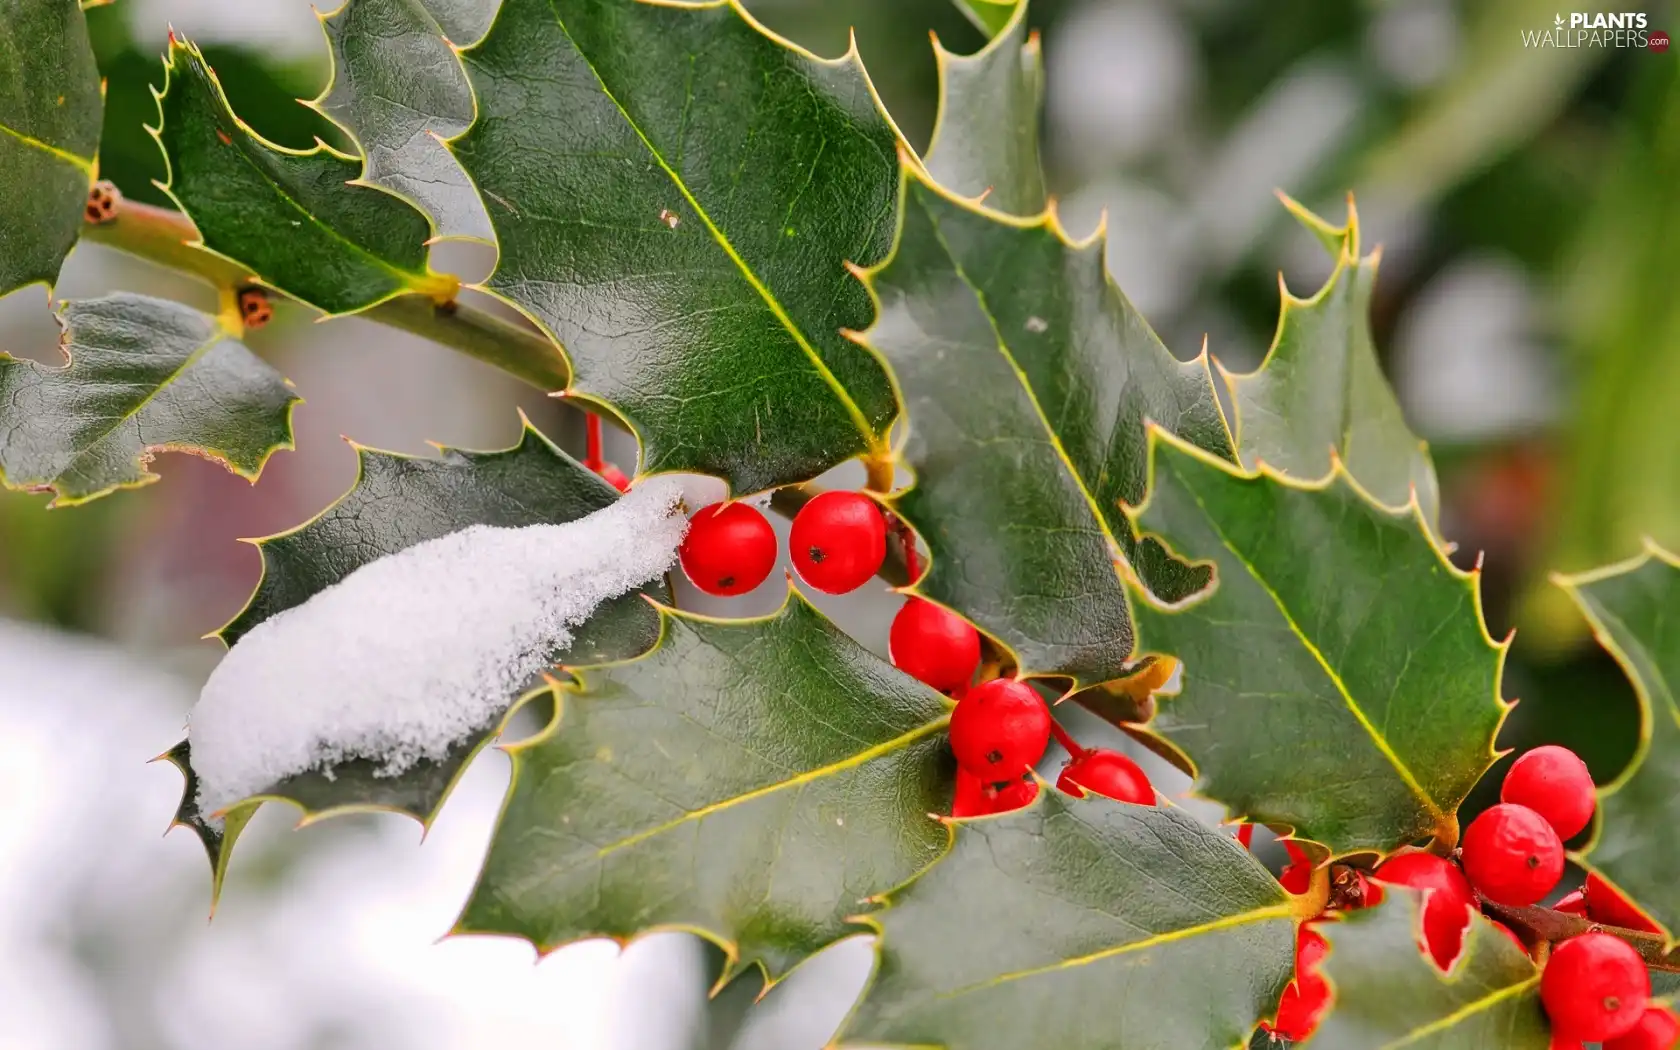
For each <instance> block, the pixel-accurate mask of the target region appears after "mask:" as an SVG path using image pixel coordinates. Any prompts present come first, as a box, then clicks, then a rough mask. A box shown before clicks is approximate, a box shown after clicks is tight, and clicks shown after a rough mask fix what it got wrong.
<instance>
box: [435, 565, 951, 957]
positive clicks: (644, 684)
mask: <svg viewBox="0 0 1680 1050" xmlns="http://www.w3.org/2000/svg"><path fill="white" fill-rule="evenodd" d="M577 673H578V678H579V682H578V684H576V685H572V686H566V687H563V688H562V689H560V690H559V691H558V693H557V696H558V700H557V706H558V714H557V716H556V718H555V720H554V722H553V723H552V724H551V725H550V726H549V728H548V729H547V730H546V731H545V732H543V733H542V734H540V735H539V736H537V737H535V738H533V739H531V740H528V741H523V742H521V743H519V744H517V745H514V746H513V747H512V748H511V753H512V755H513V760H514V773H513V785H512V787H511V788H510V789H509V795H508V800H507V802H506V804H505V806H504V809H503V813H502V820H501V823H500V824H499V825H498V827H497V829H496V835H495V838H494V840H493V841H492V843H491V846H490V855H489V857H488V858H487V860H486V862H485V866H484V870H483V872H482V874H481V875H480V877H479V882H478V885H477V886H476V887H475V889H474V890H473V895H472V899H471V900H470V901H469V902H468V904H467V907H466V911H465V913H464V914H463V915H462V917H461V920H460V922H459V923H458V924H457V930H458V931H462V932H474V933H506V934H517V935H519V936H522V937H525V938H527V939H529V940H530V941H532V942H533V943H534V944H536V945H537V947H538V948H539V950H542V951H547V950H551V949H553V948H556V947H559V946H560V945H562V944H566V943H568V942H570V941H573V940H577V939H579V938H583V937H589V936H599V935H605V936H610V937H616V938H620V939H627V938H629V937H631V936H634V935H635V934H637V933H639V932H641V931H643V930H646V929H649V928H652V927H672V926H676V927H683V928H689V929H694V930H697V931H700V932H703V933H705V934H706V935H707V936H709V937H711V938H713V939H715V940H717V941H718V942H719V943H722V944H726V945H730V946H732V953H733V954H734V955H735V956H736V958H737V961H738V962H739V963H741V964H747V963H753V962H757V963H760V964H762V965H763V966H764V967H765V968H766V970H767V971H768V972H769V973H770V974H771V975H772V976H777V975H780V974H782V973H784V972H786V971H787V970H788V969H789V968H790V967H791V966H792V965H793V964H794V963H796V962H798V961H799V960H800V959H802V958H804V957H805V956H806V955H808V954H810V953H811V952H814V951H816V950H817V949H818V948H820V947H822V946H823V945H825V944H827V943H829V942H830V941H833V940H836V939H837V938H839V937H841V936H843V935H845V934H846V933H847V932H851V931H849V929H848V926H847V924H846V917H847V916H848V915H851V914H853V913H854V912H855V911H856V910H857V908H858V906H859V904H860V902H861V900H862V898H864V897H867V896H869V895H870V894H874V893H880V892H882V891H884V890H887V889H890V888H891V887H893V886H896V885H898V884H899V883H902V882H903V881H904V880H905V879H907V878H909V877H910V876H911V875H913V874H914V873H915V872H916V871H918V870H919V869H921V868H922V867H923V866H925V865H927V864H928V863H930V862H932V861H933V860H934V859H935V858H936V857H937V856H938V855H939V853H940V852H941V851H942V850H943V849H944V848H945V846H946V843H947V840H948V836H947V834H946V831H945V829H944V828H943V827H942V826H941V825H940V824H939V822H938V821H937V820H935V819H933V818H932V817H930V816H929V814H930V813H933V812H936V811H939V810H941V809H947V808H949V802H950V791H951V786H950V785H951V776H950V772H949V761H950V759H949V752H948V750H947V749H946V745H945V737H944V727H945V720H946V702H945V700H944V698H943V697H941V696H939V694H937V693H935V692H933V691H932V690H930V689H928V688H927V687H926V686H923V685H922V684H921V683H919V682H917V681H915V680H914V679H911V678H909V677H908V676H906V675H904V674H902V673H900V672H898V671H895V670H894V669H892V668H891V667H889V666H888V665H887V664H885V663H884V662H882V661H881V660H879V659H878V658H876V657H874V656H872V655H871V654H870V653H868V652H867V651H866V650H864V649H863V648H862V647H860V646H859V645H858V644H857V643H856V642H854V641H852V640H851V639H850V638H848V637H847V636H846V635H845V634H843V633H842V632H841V631H840V629H839V628H837V627H835V626H834V625H833V624H831V623H829V622H828V621H827V620H826V619H824V618H823V616H822V614H820V613H818V612H817V611H816V610H815V609H813V608H811V607H810V606H809V605H807V604H806V603H805V602H804V600H803V599H801V598H800V597H798V595H797V592H795V593H793V594H792V595H790V597H789V599H788V604H787V605H786V606H784V607H783V609H782V610H781V612H779V613H778V614H776V615H775V616H773V617H770V618H769V619H764V620H748V621H714V620H706V619H701V618H698V617H692V616H688V615H684V614H678V613H675V612H668V613H666V614H665V615H664V627H663V635H662V638H661V641H660V644H659V646H658V648H656V649H654V650H653V651H652V652H651V653H649V654H647V655H646V656H643V657H641V658H639V659H636V660H633V661H630V662H628V663H621V664H616V665H607V666H602V667H595V668H586V669H582V670H580V671H578V672H577Z"/></svg>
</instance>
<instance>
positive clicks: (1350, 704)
mask: <svg viewBox="0 0 1680 1050" xmlns="http://www.w3.org/2000/svg"><path fill="white" fill-rule="evenodd" d="M1179 481H1180V483H1181V484H1182V485H1183V486H1184V489H1185V491H1187V492H1189V493H1190V496H1191V498H1192V499H1194V500H1195V501H1196V506H1197V507H1198V508H1199V509H1200V510H1201V512H1202V517H1203V518H1204V519H1205V520H1206V521H1207V523H1208V527H1209V528H1210V529H1212V530H1213V533H1214V535H1215V536H1217V537H1219V542H1220V544H1221V545H1222V546H1223V547H1224V548H1225V549H1226V550H1227V551H1229V552H1230V554H1231V557H1233V558H1235V559H1236V560H1237V562H1238V564H1240V565H1241V566H1242V567H1243V569H1244V570H1246V571H1247V572H1248V575H1249V578H1250V579H1252V580H1253V581H1254V583H1255V585H1256V586H1257V587H1259V588H1260V589H1261V590H1262V591H1264V592H1265V593H1266V597H1268V598H1270V599H1271V600H1272V604H1273V605H1275V606H1276V607H1277V611H1278V614H1279V615H1280V616H1282V617H1283V619H1284V622H1285V623H1286V624H1288V625H1289V630H1290V633H1291V634H1293V635H1294V636H1295V637H1296V638H1298V639H1300V641H1301V645H1302V646H1303V647H1305V648H1306V650H1307V652H1309V653H1311V654H1312V657H1313V659H1314V660H1316V661H1317V662H1318V666H1319V668H1320V669H1321V670H1322V671H1323V672H1324V674H1325V677H1326V678H1328V679H1329V680H1330V683H1331V684H1332V685H1334V686H1335V687H1336V692H1337V693H1338V694H1340V696H1341V698H1342V702H1343V703H1344V704H1345V705H1346V706H1347V709H1348V711H1349V712H1350V713H1351V714H1352V715H1353V717H1354V721H1356V722H1358V723H1359V726H1360V728H1362V729H1364V730H1365V732H1366V734H1367V735H1369V736H1370V738H1371V741H1372V743H1373V744H1375V745H1376V748H1377V752H1378V753H1379V754H1381V755H1382V756H1383V757H1384V758H1386V759H1388V761H1389V764H1390V765H1392V766H1393V767H1394V770H1395V772H1396V773H1397V774H1399V777H1400V780H1401V782H1403V783H1404V784H1405V785H1406V787H1407V788H1408V789H1410V790H1411V792H1412V793H1413V794H1414V795H1416V796H1417V798H1418V800H1419V801H1421V802H1422V803H1423V805H1424V807H1425V809H1426V810H1427V811H1428V813H1429V815H1430V816H1431V817H1432V818H1433V819H1434V820H1435V822H1436V825H1437V826H1440V825H1442V824H1444V823H1445V822H1446V820H1447V817H1446V813H1445V811H1443V810H1442V808H1441V805H1440V803H1438V802H1436V801H1435V799H1434V798H1433V797H1431V796H1430V794H1429V792H1427V791H1425V790H1424V788H1423V785H1422V784H1421V783H1419V782H1418V779H1417V777H1416V776H1415V775H1414V774H1413V773H1412V771H1411V768H1410V767H1409V766H1407V765H1406V763H1405V761H1404V760H1402V759H1401V757H1400V756H1399V755H1398V754H1396V753H1395V751H1394V749H1393V748H1392V747H1390V746H1389V743H1388V740H1387V739H1386V738H1385V737H1384V736H1383V735H1382V734H1381V733H1380V732H1378V731H1377V727H1376V725H1375V724H1373V723H1372V722H1371V719H1370V716H1368V715H1366V713H1365V711H1364V709H1363V708H1361V707H1360V706H1359V702H1358V701H1357V700H1355V699H1354V698H1353V693H1352V691H1351V690H1349V689H1348V687H1347V683H1346V682H1344V681H1342V676H1341V675H1340V674H1338V673H1337V672H1336V669H1335V668H1334V667H1332V666H1330V661H1329V660H1328V659H1326V658H1325V656H1324V653H1323V652H1322V651H1320V650H1319V648H1318V646H1317V645H1315V644H1314V643H1313V640H1312V639H1311V638H1309V637H1308V636H1307V632H1306V631H1305V630H1304V629H1302V627H1301V625H1300V624H1299V623H1297V622H1296V620H1295V617H1294V614H1292V613H1291V612H1290V611H1289V607H1288V606H1287V605H1286V604H1285V603H1284V600H1283V597H1282V596H1281V595H1279V594H1278V593H1277V592H1276V591H1275V590H1273V589H1272V587H1271V585H1270V584H1269V583H1267V582H1266V580H1265V578H1264V577H1263V576H1262V575H1261V573H1260V571H1259V569H1257V568H1255V566H1254V565H1253V564H1252V563H1251V562H1250V561H1249V560H1248V559H1247V558H1246V557H1244V556H1243V554H1242V553H1241V552H1240V551H1238V550H1237V548H1236V545H1235V544H1234V543H1232V542H1231V539H1230V537H1229V536H1227V535H1226V534H1225V530H1224V529H1222V528H1220V526H1219V520H1218V518H1217V517H1216V516H1215V515H1214V514H1213V512H1212V511H1210V510H1209V509H1208V506H1207V504H1206V503H1205V502H1203V500H1202V494H1201V493H1200V492H1199V491H1198V490H1197V489H1196V487H1195V486H1194V485H1192V484H1190V483H1189V482H1188V481H1187V480H1185V479H1184V477H1183V476H1182V475H1180V476H1179Z"/></svg>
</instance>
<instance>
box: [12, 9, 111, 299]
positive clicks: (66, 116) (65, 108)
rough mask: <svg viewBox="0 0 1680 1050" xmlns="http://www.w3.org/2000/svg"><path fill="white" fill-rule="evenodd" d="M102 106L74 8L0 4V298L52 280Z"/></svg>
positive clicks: (89, 166) (69, 243)
mask: <svg viewBox="0 0 1680 1050" xmlns="http://www.w3.org/2000/svg"><path fill="white" fill-rule="evenodd" d="M103 109H104V100H103V98H102V97H101V93H100V88H99V68H98V67H97V66H96V65H95V64H94V60H93V47H92V45H90V44H89V42H88V32H87V22H86V20H85V19H84V18H83V17H82V9H81V6H80V5H78V4H76V3H75V2H74V0H4V3H0V171H4V172H5V173H6V178H5V182H4V184H0V295H4V294H6V293H7V292H10V291H12V290H13V289H16V288H22V287H23V286H24V285H28V284H35V283H37V282H39V283H42V284H46V285H48V286H51V285H52V284H53V283H54V282H55V281H57V280H58V270H59V267H60V266H62V265H63V263H64V257H65V256H67V255H69V254H70V249H71V248H72V247H74V246H75V244H76V237H77V234H78V233H80V231H81V228H82V215H83V211H84V209H85V208H86V207H87V198H88V189H89V187H90V186H91V185H92V183H93V171H94V155H95V153H96V152H97V151H98V149H99V128H100V122H101V120H102V111H103Z"/></svg>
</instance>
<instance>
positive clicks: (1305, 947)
mask: <svg viewBox="0 0 1680 1050" xmlns="http://www.w3.org/2000/svg"><path fill="white" fill-rule="evenodd" d="M1328 947H1329V946H1328V945H1327V944H1325V942H1324V938H1323V937H1322V936H1320V935H1319V933H1318V931H1317V930H1314V929H1313V928H1312V926H1311V924H1309V923H1302V924H1301V925H1300V926H1299V927H1297V928H1296V931H1295V979H1294V980H1293V981H1291V982H1289V986H1288V987H1287V988H1285V989H1284V990H1283V997H1282V998H1281V999H1279V1000H1278V1012H1277V1022H1276V1023H1275V1024H1274V1025H1272V1029H1273V1030H1274V1031H1276V1032H1277V1033H1278V1034H1279V1035H1281V1036H1283V1037H1284V1038H1285V1039H1289V1040H1292V1041H1294V1042H1300V1041H1302V1040H1305V1039H1306V1038H1307V1037H1308V1036H1310V1035H1312V1033H1313V1030H1314V1029H1316V1028H1317V1027H1318V1022H1319V1021H1320V1020H1321V1019H1322V1018H1323V1016H1324V1011H1325V1009H1326V1008H1327V1007H1328V1006H1329V1005H1330V984H1329V982H1328V981H1326V980H1325V979H1324V977H1323V976H1322V975H1321V974H1319V972H1318V965H1319V963H1321V962H1323V961H1324V953H1325V951H1326V949H1327V948H1328Z"/></svg>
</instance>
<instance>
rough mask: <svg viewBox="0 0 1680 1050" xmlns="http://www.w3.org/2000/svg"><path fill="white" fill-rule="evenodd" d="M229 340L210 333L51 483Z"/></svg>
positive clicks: (216, 330) (68, 348) (217, 330)
mask: <svg viewBox="0 0 1680 1050" xmlns="http://www.w3.org/2000/svg"><path fill="white" fill-rule="evenodd" d="M228 337H229V336H228V333H227V331H226V330H225V329H223V328H221V327H220V326H217V327H215V328H212V330H211V332H210V337H209V338H208V339H206V340H205V341H204V342H202V343H200V344H199V345H198V346H196V347H194V348H193V350H192V352H191V353H189V354H188V355H187V356H186V357H185V358H184V359H182V361H181V364H180V365H179V366H177V367H176V368H174V369H173V370H171V371H170V373H169V375H168V376H166V377H165V378H164V379H163V381H162V382H160V383H158V384H157V386H155V387H154V388H153V389H152V391H151V392H150V393H148V394H146V395H145V396H144V397H142V398H141V399H140V400H139V401H138V402H136V403H135V404H134V405H133V406H132V407H131V408H130V409H129V410H128V411H126V412H124V413H123V414H122V415H120V416H118V417H116V418H115V419H114V420H112V422H111V425H110V426H108V427H106V428H104V429H103V430H98V431H95V432H94V433H96V434H97V435H98V436H97V437H96V438H95V439H94V440H92V441H90V442H88V443H87V445H85V446H84V447H83V448H82V450H81V451H80V452H78V453H76V455H75V456H74V457H72V458H71V459H70V461H69V462H68V463H66V464H65V465H64V467H63V469H61V470H60V471H59V472H58V475H57V477H54V478H53V479H52V480H53V481H54V482H58V481H60V480H62V479H63V478H64V476H65V475H66V474H69V473H70V472H71V471H73V470H75V469H76V467H77V465H78V464H80V463H81V462H82V460H83V459H85V458H86V457H87V455H88V453H89V452H91V451H92V450H93V449H95V448H97V447H98V446H99V445H100V444H101V443H102V442H104V441H105V440H106V439H107V438H109V437H110V436H111V435H112V434H115V433H116V432H117V430H118V429H120V428H121V427H123V426H124V425H126V424H127V423H128V422H129V421H131V420H132V419H134V417H135V416H138V415H139V414H140V413H141V412H143V411H144V410H145V408H146V406H147V405H150V404H151V403H152V402H153V401H155V400H157V398H158V397H159V395H161V394H162V393H163V392H164V391H165V390H166V389H168V388H169V386H170V385H171V384H173V383H174V382H175V381H176V380H178V379H180V378H181V376H182V375H184V374H185V373H186V371H187V369H189V368H191V367H192V366H193V365H195V364H197V363H198V362H199V360H200V359H201V358H203V357H204V355H205V354H206V353H207V352H208V351H209V350H210V348H211V347H213V346H215V345H216V344H217V343H220V342H221V341H222V340H223V339H226V338H228ZM74 346H75V343H73V342H72V343H68V344H66V347H65V354H66V357H67V358H68V361H67V367H66V368H65V370H64V371H65V372H68V371H69V370H70V368H71V367H73V366H74V364H75V358H74V356H73V354H74V351H73V350H72V349H71V348H72V347H74ZM37 367H38V366H37ZM140 444H141V448H142V449H151V448H155V447H156V446H154V445H148V444H147V443H146V442H145V440H144V438H142V439H141V442H140Z"/></svg>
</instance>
